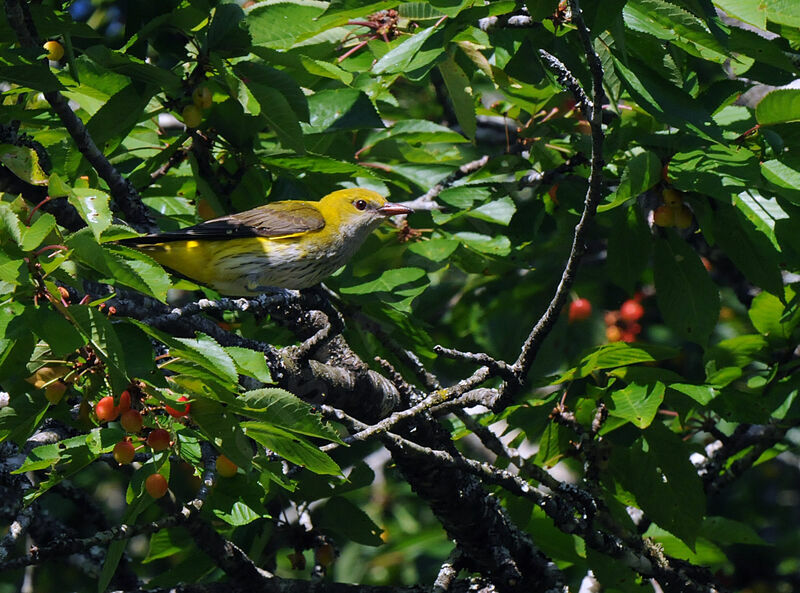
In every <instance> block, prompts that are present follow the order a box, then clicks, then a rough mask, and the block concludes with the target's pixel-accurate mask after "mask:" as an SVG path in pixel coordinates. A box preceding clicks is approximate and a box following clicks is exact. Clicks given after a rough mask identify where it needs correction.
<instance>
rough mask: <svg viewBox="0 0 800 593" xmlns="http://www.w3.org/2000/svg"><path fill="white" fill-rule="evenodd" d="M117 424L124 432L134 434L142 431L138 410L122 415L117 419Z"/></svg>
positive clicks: (140, 416)
mask: <svg viewBox="0 0 800 593" xmlns="http://www.w3.org/2000/svg"><path fill="white" fill-rule="evenodd" d="M119 423H120V424H121V425H122V428H124V429H125V431H126V432H130V433H132V434H136V433H137V432H139V431H140V430H142V415H141V414H140V413H139V410H128V411H127V412H123V413H122V416H120V418H119Z"/></svg>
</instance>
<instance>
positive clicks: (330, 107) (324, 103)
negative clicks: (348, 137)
mask: <svg viewBox="0 0 800 593" xmlns="http://www.w3.org/2000/svg"><path fill="white" fill-rule="evenodd" d="M308 109H309V112H310V116H309V119H308V124H303V125H302V128H303V131H304V132H305V133H306V134H320V133H332V132H334V131H341V130H359V129H363V128H382V127H384V126H383V121H382V120H381V118H380V116H379V115H378V112H377V111H376V110H375V106H374V105H373V104H372V102H371V101H370V100H369V98H368V97H367V95H366V94H365V93H363V92H362V91H359V90H358V89H330V90H324V91H320V92H318V93H314V94H313V95H311V96H310V97H309V98H308Z"/></svg>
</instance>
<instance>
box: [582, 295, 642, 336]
mask: <svg viewBox="0 0 800 593" xmlns="http://www.w3.org/2000/svg"><path fill="white" fill-rule="evenodd" d="M643 298H644V297H643V295H642V293H640V292H637V293H636V294H635V295H634V296H633V298H630V299H628V300H627V301H625V302H624V303H622V305H621V306H620V308H619V309H617V310H615V311H606V313H605V315H604V316H603V321H605V324H606V339H607V340H608V341H609V342H633V341H635V340H636V336H638V335H639V334H640V333H642V325H641V324H640V323H639V320H640V319H641V318H642V316H644V306H643V305H642V299H643ZM591 315H592V303H591V301H589V299H586V298H578V299H575V300H573V301H572V302H571V303H570V304H569V311H568V317H569V322H570V323H573V322H576V321H584V320H586V319H589V317H591Z"/></svg>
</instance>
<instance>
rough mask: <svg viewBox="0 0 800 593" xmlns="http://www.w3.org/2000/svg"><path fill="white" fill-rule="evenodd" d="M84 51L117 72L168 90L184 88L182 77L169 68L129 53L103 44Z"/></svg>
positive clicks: (177, 90)
mask: <svg viewBox="0 0 800 593" xmlns="http://www.w3.org/2000/svg"><path fill="white" fill-rule="evenodd" d="M84 53H85V55H86V56H88V57H89V58H91V59H92V60H93V61H94V62H96V63H97V64H99V65H100V66H102V67H103V68H106V69H107V70H110V71H111V72H114V73H116V74H122V75H124V76H129V77H131V78H132V79H134V80H138V81H140V82H144V83H147V84H152V85H154V86H155V87H156V88H158V89H161V90H164V91H168V92H173V93H177V92H179V91H180V90H181V88H182V86H181V85H182V82H181V79H180V77H179V76H177V75H175V74H173V73H172V72H171V71H170V70H168V69H167V68H160V67H158V66H155V65H153V64H148V63H146V62H144V61H142V60H140V59H138V58H135V57H132V56H130V55H128V54H123V53H122V52H119V51H112V50H111V49H109V48H107V47H104V46H102V45H92V46H91V47H88V48H86V49H85V50H84Z"/></svg>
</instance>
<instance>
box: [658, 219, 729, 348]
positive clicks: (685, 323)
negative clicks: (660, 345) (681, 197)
mask: <svg viewBox="0 0 800 593" xmlns="http://www.w3.org/2000/svg"><path fill="white" fill-rule="evenodd" d="M653 268H654V277H655V285H656V300H657V302H658V308H659V310H660V311H661V315H662V317H663V318H664V321H665V322H666V323H667V325H669V326H670V327H671V328H672V329H673V330H675V331H676V332H677V333H678V334H679V335H680V336H682V337H683V338H685V339H687V340H691V341H692V342H697V343H698V344H700V345H701V346H702V345H705V343H706V342H707V341H708V337H709V336H710V335H711V331H712V330H713V329H714V327H715V326H716V324H717V318H718V316H719V306H720V305H719V291H718V290H717V287H716V285H715V284H714V283H713V282H712V281H711V278H710V276H709V275H708V271H707V270H706V268H705V266H703V263H702V262H701V261H700V258H699V256H698V255H697V253H695V252H694V250H692V249H691V248H690V247H689V246H688V245H687V244H686V242H685V241H683V239H681V238H680V237H678V235H676V234H675V233H669V238H668V239H657V240H656V245H655V257H654V263H653Z"/></svg>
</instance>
